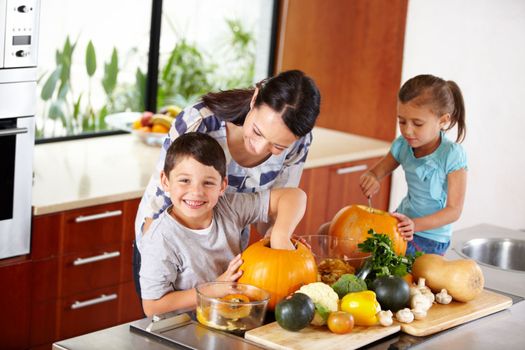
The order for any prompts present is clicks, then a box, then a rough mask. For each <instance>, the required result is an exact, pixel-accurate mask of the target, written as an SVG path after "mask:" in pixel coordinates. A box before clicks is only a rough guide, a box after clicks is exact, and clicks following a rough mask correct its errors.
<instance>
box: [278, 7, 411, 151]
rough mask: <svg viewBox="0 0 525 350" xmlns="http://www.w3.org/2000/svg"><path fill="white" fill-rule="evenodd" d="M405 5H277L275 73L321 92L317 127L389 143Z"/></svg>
mask: <svg viewBox="0 0 525 350" xmlns="http://www.w3.org/2000/svg"><path fill="white" fill-rule="evenodd" d="M407 8H408V0H389V1H383V0H370V1H359V0H332V1H329V2H326V1H319V0H283V1H280V7H279V25H278V36H277V48H276V55H275V62H276V64H275V71H276V72H280V71H284V70H288V69H300V70H302V71H304V72H305V73H306V74H307V75H309V76H311V77H312V78H313V79H314V80H315V82H316V84H317V85H318V87H319V90H320V92H321V101H322V103H321V114H320V116H319V120H318V122H317V123H316V125H317V126H321V127H325V128H329V129H334V130H339V131H343V132H348V133H351V134H356V135H361V136H367V137H371V138H375V139H379V140H383V141H388V142H389V141H392V140H393V139H394V137H395V132H396V115H397V114H396V105H397V91H398V89H399V87H400V83H401V68H402V62H403V46H404V37H405V24H406V15H407Z"/></svg>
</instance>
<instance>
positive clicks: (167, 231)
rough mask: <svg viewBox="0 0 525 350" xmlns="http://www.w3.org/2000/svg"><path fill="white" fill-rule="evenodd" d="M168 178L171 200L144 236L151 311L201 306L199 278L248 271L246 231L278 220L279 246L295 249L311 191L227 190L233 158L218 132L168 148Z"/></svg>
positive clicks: (146, 298) (146, 302) (274, 240)
mask: <svg viewBox="0 0 525 350" xmlns="http://www.w3.org/2000/svg"><path fill="white" fill-rule="evenodd" d="M161 184H162V187H163V189H164V191H165V192H166V193H167V194H168V195H169V197H170V199H171V201H172V205H171V206H169V207H168V208H167V209H166V210H165V211H164V212H163V213H162V214H161V215H160V216H159V217H158V218H157V219H156V220H155V221H154V222H153V224H152V225H151V227H150V228H149V229H148V231H147V232H146V233H145V234H144V236H143V237H142V239H141V240H140V245H139V250H140V253H141V257H142V262H141V269H140V286H141V297H142V306H143V308H144V312H145V314H146V315H148V316H151V315H153V314H160V313H164V312H168V311H173V310H177V309H184V308H191V307H195V306H196V300H197V299H196V298H197V297H196V292H195V286H196V285H198V284H200V283H204V282H209V281H214V280H216V281H236V280H237V279H238V278H239V277H240V276H241V275H242V271H240V270H239V267H240V266H241V264H242V260H241V257H240V253H241V231H242V229H243V228H244V227H246V226H247V225H249V224H251V223H255V222H261V221H262V222H268V221H270V220H271V221H273V222H274V226H273V229H272V233H271V236H270V243H271V247H272V248H274V249H294V247H293V245H292V243H291V241H290V236H291V235H292V233H293V231H294V229H295V227H296V226H297V224H298V223H299V221H300V220H301V218H302V216H303V214H304V211H305V207H306V195H305V194H304V192H303V191H302V190H300V189H297V188H283V189H277V190H272V191H262V192H258V193H249V194H248V193H247V194H244V193H225V190H226V186H227V184H228V180H227V177H226V158H225V155H224V152H223V150H222V148H221V146H220V145H219V143H218V142H217V141H216V140H215V139H213V138H212V137H211V136H208V135H206V134H201V133H187V134H184V135H181V136H179V137H178V138H177V139H176V140H175V141H174V142H173V143H172V145H171V146H170V148H169V149H168V151H167V155H166V160H165V164H164V169H163V171H162V172H161Z"/></svg>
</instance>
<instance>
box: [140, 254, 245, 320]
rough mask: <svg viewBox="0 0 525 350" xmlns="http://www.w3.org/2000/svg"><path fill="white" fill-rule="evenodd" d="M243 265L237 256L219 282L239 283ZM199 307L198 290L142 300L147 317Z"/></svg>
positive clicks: (239, 256) (176, 292) (219, 278)
mask: <svg viewBox="0 0 525 350" xmlns="http://www.w3.org/2000/svg"><path fill="white" fill-rule="evenodd" d="M241 265H242V259H241V254H239V255H237V256H236V257H235V258H233V259H232V261H230V263H229V264H228V269H226V271H225V272H224V273H223V274H222V275H220V276H219V277H217V281H225V282H228V281H237V280H238V279H239V277H241V275H242V271H241V270H239V267H241ZM195 307H197V290H196V289H195V288H192V289H187V290H180V291H174V292H170V293H167V294H164V296H162V297H161V298H159V299H156V300H151V299H142V308H143V309H144V313H145V314H146V316H148V317H151V316H153V315H159V314H163V313H166V312H169V311H174V310H180V309H194V308H195Z"/></svg>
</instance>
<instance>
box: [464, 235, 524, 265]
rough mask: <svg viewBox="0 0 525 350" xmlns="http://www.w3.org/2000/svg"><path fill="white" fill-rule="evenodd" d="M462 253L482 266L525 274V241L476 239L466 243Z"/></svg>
mask: <svg viewBox="0 0 525 350" xmlns="http://www.w3.org/2000/svg"><path fill="white" fill-rule="evenodd" d="M460 253H461V254H462V255H464V256H466V257H468V258H471V259H474V260H476V261H477V262H479V263H480V264H484V265H488V266H491V267H496V268H498V269H502V270H506V271H518V272H525V259H524V257H525V240H522V239H514V238H475V239H471V240H469V241H466V242H465V243H464V244H463V245H462V247H461V251H460Z"/></svg>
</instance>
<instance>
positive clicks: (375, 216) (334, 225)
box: [328, 205, 407, 255]
mask: <svg viewBox="0 0 525 350" xmlns="http://www.w3.org/2000/svg"><path fill="white" fill-rule="evenodd" d="M397 224H398V221H397V219H396V218H395V217H394V216H392V215H390V214H389V213H387V212H385V211H382V210H379V209H374V208H370V207H367V206H364V205H349V206H347V207H344V208H342V209H341V210H339V211H338V212H337V214H335V216H334V218H333V219H332V222H331V223H330V228H329V229H328V234H329V235H331V236H336V237H340V238H354V239H356V240H357V241H358V243H361V242H363V241H364V240H365V239H367V238H368V230H370V229H373V230H374V231H375V232H377V233H383V234H385V235H388V236H389V237H390V239H391V240H392V246H393V248H394V251H395V252H396V254H398V255H405V252H406V249H407V242H406V241H405V240H404V239H403V236H401V234H400V233H399V231H398V229H397Z"/></svg>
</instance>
